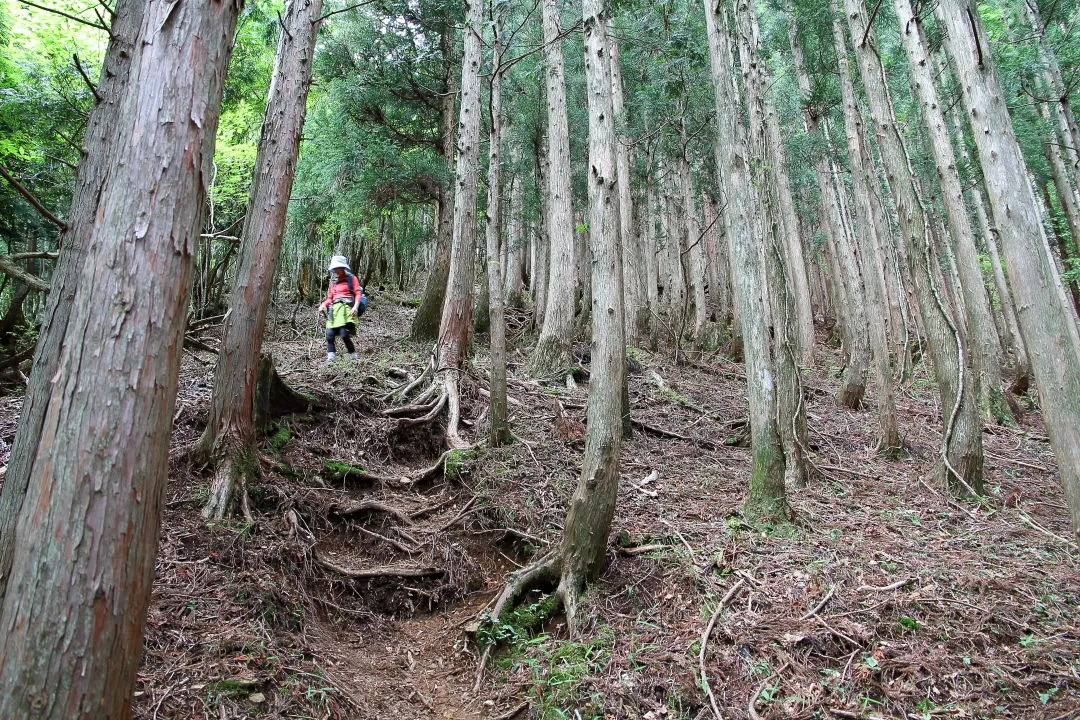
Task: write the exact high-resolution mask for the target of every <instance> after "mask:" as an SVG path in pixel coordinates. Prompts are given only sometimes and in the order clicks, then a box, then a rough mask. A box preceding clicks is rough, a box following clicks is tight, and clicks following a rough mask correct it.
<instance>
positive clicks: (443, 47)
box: [410, 23, 457, 340]
mask: <svg viewBox="0 0 1080 720" xmlns="http://www.w3.org/2000/svg"><path fill="white" fill-rule="evenodd" d="M453 32H454V30H453V27H452V26H451V25H450V24H449V23H447V24H446V26H445V27H444V28H443V30H442V33H440V35H439V50H440V52H441V53H442V58H443V72H445V73H446V75H445V81H444V88H443V94H442V97H441V98H440V99H439V110H440V112H439V155H440V156H442V159H443V162H445V163H446V165H447V166H448V167H449V166H451V165H452V164H453V162H454V147H455V144H456V140H457V138H456V129H457V114H456V113H455V112H454V110H455V100H456V98H457V87H456V85H457V83H456V82H455V80H454V72H453V69H454V58H453ZM455 194H456V189H455V188H453V187H449V188H447V187H443V186H441V185H440V186H439V190H438V203H439V216H438V218H439V219H438V225H437V230H436V231H435V259H434V262H432V263H431V268H430V269H429V272H428V279H427V283H426V284H425V286H424V294H423V296H422V297H421V299H420V306H419V307H418V308H416V314H415V315H414V316H413V320H412V327H411V328H410V334H411V335H412V338H413V339H414V340H434V339H435V338H436V337H438V334H439V323H440V322H441V320H442V311H443V302H444V301H445V299H446V283H447V282H448V281H449V278H450V253H451V249H452V247H453V244H454V197H455Z"/></svg>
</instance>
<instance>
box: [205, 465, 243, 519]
mask: <svg viewBox="0 0 1080 720" xmlns="http://www.w3.org/2000/svg"><path fill="white" fill-rule="evenodd" d="M254 472H255V470H254V466H253V464H252V462H251V456H250V454H249V453H247V452H245V451H244V450H243V449H236V448H235V447H234V448H232V449H225V450H224V451H222V452H221V454H220V456H219V457H218V460H217V462H216V463H215V470H214V477H213V479H212V480H211V481H210V493H209V496H208V497H207V500H206V505H204V506H203V509H202V515H203V517H204V518H206V519H207V520H223V519H225V518H226V517H228V516H229V515H231V514H232V511H233V507H234V505H235V504H236V502H237V500H239V503H240V511H241V513H242V514H243V516H244V519H245V520H246V521H247V522H255V518H254V517H253V516H252V514H251V503H250V500H249V499H248V492H247V486H248V478H249V477H252V476H253V475H254Z"/></svg>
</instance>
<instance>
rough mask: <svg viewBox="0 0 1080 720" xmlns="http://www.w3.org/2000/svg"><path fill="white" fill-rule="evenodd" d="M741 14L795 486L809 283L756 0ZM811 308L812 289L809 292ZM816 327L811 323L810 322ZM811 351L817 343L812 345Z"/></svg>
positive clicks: (802, 430) (800, 458)
mask: <svg viewBox="0 0 1080 720" xmlns="http://www.w3.org/2000/svg"><path fill="white" fill-rule="evenodd" d="M736 7H737V12H736V15H737V19H738V28H739V36H740V40H741V42H740V53H741V65H742V71H743V78H744V82H745V87H746V105H747V111H748V118H747V119H748V121H749V122H748V125H749V128H750V135H749V137H750V142H751V153H752V154H753V155H752V157H753V158H754V161H755V170H756V173H755V174H756V176H757V178H756V179H757V184H758V187H760V188H761V189H762V192H761V195H760V197H761V199H762V201H763V202H762V216H763V218H764V220H765V222H764V228H763V235H762V240H763V241H764V243H763V250H764V255H765V263H764V269H765V279H766V283H767V285H766V288H767V293H768V298H769V299H770V301H771V302H770V305H771V311H772V316H771V325H772V327H771V334H772V337H773V342H774V346H773V347H774V350H773V352H774V359H773V362H774V363H775V366H776V386H777V387H776V398H777V419H776V422H777V430H778V432H779V434H780V439H781V445H782V446H783V450H784V459H785V464H784V468H785V480H786V482H787V483H790V484H791V485H793V486H795V487H803V486H805V485H806V482H807V479H808V476H809V458H808V457H807V453H808V448H809V441H808V439H807V434H806V405H805V403H804V402H803V388H802V380H801V376H800V374H799V364H798V363H799V349H800V337H799V334H800V332H801V331H802V330H803V328H801V327H798V324H799V323H800V322H802V319H801V318H800V317H799V312H798V305H799V302H800V301H799V300H798V291H797V287H798V282H797V281H796V279H795V276H796V274H798V273H802V275H803V283H804V284H805V282H806V269H805V268H804V267H801V266H799V267H796V264H797V263H802V252H801V242H802V241H801V240H799V238H798V236H797V235H796V237H795V240H798V241H799V243H800V251H799V252H798V253H794V252H793V250H792V247H791V242H790V241H791V238H790V237H787V235H788V233H790V232H791V230H792V228H791V226H790V225H789V224H788V223H794V222H795V217H794V208H793V206H792V208H790V209H791V216H790V217H788V218H785V213H786V210H785V207H784V200H783V195H784V193H785V191H786V192H787V193H788V201H790V200H791V197H790V187H784V186H785V185H786V183H787V173H786V171H783V170H782V168H780V167H779V166H777V165H776V164H775V163H776V161H778V160H780V161H782V160H783V157H784V154H783V152H782V151H780V150H779V149H776V148H771V147H770V144H771V143H772V142H774V141H775V142H781V140H780V135H779V132H778V131H777V132H776V133H775V134H774V133H773V132H772V131H771V130H770V129H769V121H768V119H767V116H768V113H769V112H770V109H771V108H770V103H769V102H768V100H767V99H766V96H767V93H768V88H769V86H770V85H771V81H770V78H769V74H768V69H767V68H766V66H765V62H764V59H763V57H764V53H763V52H762V47H761V31H760V28H759V26H758V18H757V10H756V9H755V6H754V4H753V3H752V2H749V1H748V0H747V1H744V2H739V3H738V4H737V6H736ZM806 300H807V306H808V307H807V310H808V309H809V293H807V298H806ZM811 327H812V326H811ZM810 350H811V352H812V351H813V345H811V347H810Z"/></svg>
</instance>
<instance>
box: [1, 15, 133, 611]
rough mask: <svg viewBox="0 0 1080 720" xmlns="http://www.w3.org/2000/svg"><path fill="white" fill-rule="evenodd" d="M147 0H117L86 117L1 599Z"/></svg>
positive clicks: (7, 510) (7, 526) (32, 399)
mask: <svg viewBox="0 0 1080 720" xmlns="http://www.w3.org/2000/svg"><path fill="white" fill-rule="evenodd" d="M146 7H147V0H118V2H117V4H116V6H115V8H114V12H115V13H116V20H115V22H113V24H112V27H111V28H110V32H111V39H110V41H109V47H108V50H107V51H106V54H105V61H104V63H103V66H102V70H101V79H100V80H99V81H98V84H97V96H98V100H97V102H96V104H95V105H94V107H93V109H92V110H91V111H90V115H89V117H88V118H87V124H86V131H85V132H84V134H83V148H82V155H81V158H80V160H79V167H78V170H77V172H76V174H75V189H74V193H73V195H72V198H71V207H70V208H69V209H68V217H67V221H66V222H67V229H66V230H65V231H64V233H63V235H61V239H60V252H59V256H58V257H57V260H56V265H55V266H54V267H53V274H52V279H51V281H50V283H49V294H48V297H47V299H46V301H45V313H44V316H43V317H42V323H41V329H40V330H39V332H38V342H37V348H36V350H35V351H34V364H33V367H32V369H31V370H30V377H29V381H28V382H27V385H26V393H25V396H24V400H23V406H22V412H21V413H20V415H19V424H18V428H17V429H16V431H15V440H14V443H13V445H12V448H11V457H10V460H9V462H8V468H7V474H6V475H5V478H4V485H3V489H2V491H0V600H2V599H3V597H4V592H5V588H6V587H7V582H8V577H9V573H8V571H9V569H10V568H11V558H12V553H13V552H14V549H15V546H14V534H15V524H16V522H18V519H19V515H20V511H21V509H22V506H23V499H24V498H25V496H26V487H27V483H28V482H29V479H30V470H31V467H32V465H33V462H34V458H35V457H36V455H37V451H38V444H39V443H40V441H41V432H42V423H44V421H45V413H46V411H47V410H48V409H49V408H48V404H47V403H48V398H49V393H50V391H51V387H52V385H51V383H52V379H53V377H54V376H55V375H56V370H57V368H58V367H59V366H60V355H61V350H62V349H63V348H64V346H65V339H66V338H67V335H68V325H69V324H70V320H71V310H72V308H73V307H74V298H75V292H76V290H77V289H78V282H79V277H80V273H81V272H82V266H83V261H84V259H85V257H86V251H87V248H88V247H89V243H90V234H91V232H92V231H93V229H94V220H95V217H96V214H97V208H98V204H99V202H100V199H101V193H102V186H103V184H104V182H105V175H106V172H107V168H108V164H109V159H110V158H111V157H112V156H113V148H114V147H115V140H116V133H117V131H118V122H119V119H120V110H121V106H122V104H123V98H124V93H125V91H126V90H127V85H128V77H129V74H130V72H131V57H132V54H133V53H134V50H135V36H136V34H137V33H138V32H139V28H140V26H141V24H142V18H143V14H144V13H145V11H146Z"/></svg>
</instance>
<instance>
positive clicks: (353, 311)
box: [349, 308, 356, 317]
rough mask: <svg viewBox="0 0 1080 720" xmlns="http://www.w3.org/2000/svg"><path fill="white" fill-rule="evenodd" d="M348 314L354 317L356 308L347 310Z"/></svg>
mask: <svg viewBox="0 0 1080 720" xmlns="http://www.w3.org/2000/svg"><path fill="white" fill-rule="evenodd" d="M349 316H350V317H356V308H353V309H352V310H350V311H349Z"/></svg>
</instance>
